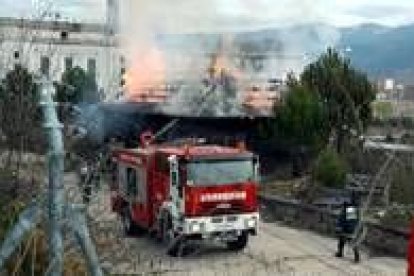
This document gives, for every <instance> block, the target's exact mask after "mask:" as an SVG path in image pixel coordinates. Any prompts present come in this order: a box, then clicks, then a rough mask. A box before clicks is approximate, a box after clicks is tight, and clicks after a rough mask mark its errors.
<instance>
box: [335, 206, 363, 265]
mask: <svg viewBox="0 0 414 276" xmlns="http://www.w3.org/2000/svg"><path fill="white" fill-rule="evenodd" d="M359 219H360V217H359V208H358V204H356V202H355V201H351V202H348V201H345V202H344V204H343V206H342V208H341V213H340V215H339V217H338V220H337V225H336V233H337V235H338V251H337V252H336V254H335V256H336V257H338V258H341V257H343V255H344V247H345V244H346V243H347V242H350V241H351V240H352V238H353V234H354V231H355V229H356V227H357V225H358V223H359ZM352 249H353V251H354V261H355V263H359V262H360V255H359V248H358V245H354V246H353V248H352Z"/></svg>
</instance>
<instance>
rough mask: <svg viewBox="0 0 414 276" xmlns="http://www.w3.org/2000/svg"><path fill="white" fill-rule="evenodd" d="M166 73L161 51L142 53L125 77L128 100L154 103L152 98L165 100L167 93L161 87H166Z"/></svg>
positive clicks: (151, 50) (150, 49) (153, 50)
mask: <svg viewBox="0 0 414 276" xmlns="http://www.w3.org/2000/svg"><path fill="white" fill-rule="evenodd" d="M165 72H166V68H165V62H164V57H163V54H162V53H161V51H159V50H158V49H156V48H149V49H148V50H145V51H140V52H139V54H137V55H136V56H135V58H134V61H133V63H132V65H131V66H130V67H129V69H128V70H127V72H126V73H125V76H124V79H125V85H124V89H125V92H126V97H127V99H128V100H132V101H152V100H154V99H152V98H157V97H160V98H164V96H165V91H163V89H162V88H161V87H165V81H166V76H165ZM160 92H161V93H160Z"/></svg>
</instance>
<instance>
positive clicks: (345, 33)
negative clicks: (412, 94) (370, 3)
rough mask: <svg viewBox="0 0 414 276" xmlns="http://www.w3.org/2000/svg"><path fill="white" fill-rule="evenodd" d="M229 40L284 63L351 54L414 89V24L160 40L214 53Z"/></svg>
mask: <svg viewBox="0 0 414 276" xmlns="http://www.w3.org/2000/svg"><path fill="white" fill-rule="evenodd" d="M228 38H230V39H228ZM226 39H227V40H230V41H231V47H232V48H231V51H233V52H238V51H239V52H251V53H274V54H276V55H277V56H278V58H280V59H283V56H287V57H289V56H290V57H292V56H296V58H297V59H300V56H301V55H310V56H317V55H318V54H320V53H322V52H323V51H324V50H326V48H327V47H330V46H331V47H332V46H334V47H336V48H337V49H351V51H350V52H346V55H347V56H348V57H349V58H350V59H351V61H352V63H353V64H354V65H355V66H356V67H358V68H360V69H361V70H363V71H366V72H367V73H368V74H369V75H370V76H371V77H372V78H378V77H394V78H396V79H397V80H401V81H404V82H407V83H411V84H414V24H412V25H406V26H400V27H395V28H391V27H385V26H381V25H376V24H364V25H359V26H354V27H348V28H335V27H333V26H329V25H325V24H308V25H298V26H290V27H279V28H271V29H265V30H258V31H249V32H237V33H227V34H224V35H222V34H217V33H212V34H185V35H183V34H181V35H180V34H178V35H166V36H161V37H159V42H160V44H161V45H162V47H165V48H168V49H180V50H183V49H184V50H186V49H187V50H197V51H198V52H203V51H205V52H214V51H217V49H218V48H219V47H220V45H222V43H223V41H226ZM224 44H225V42H224ZM305 59H306V57H305ZM288 62H289V61H288ZM288 62H286V60H285V61H282V60H281V61H280V62H279V64H280V63H283V64H284V66H288V65H286V64H287V63H288Z"/></svg>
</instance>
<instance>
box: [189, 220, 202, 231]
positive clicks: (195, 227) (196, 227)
mask: <svg viewBox="0 0 414 276" xmlns="http://www.w3.org/2000/svg"><path fill="white" fill-rule="evenodd" d="M200 231H201V225H200V224H199V223H198V222H195V221H194V222H192V223H191V224H190V232H192V233H197V232H200Z"/></svg>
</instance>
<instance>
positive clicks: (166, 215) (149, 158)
mask: <svg viewBox="0 0 414 276" xmlns="http://www.w3.org/2000/svg"><path fill="white" fill-rule="evenodd" d="M112 160H113V161H114V163H113V164H115V166H114V175H113V179H114V182H113V187H112V195H111V200H112V208H113V210H114V211H115V212H117V213H118V214H119V215H120V216H121V218H122V221H123V226H124V230H125V232H126V234H133V233H134V232H136V231H138V232H141V231H148V232H150V233H151V234H153V235H154V236H156V237H157V239H158V240H160V241H162V242H164V243H165V244H166V245H167V252H168V254H170V255H178V254H181V253H180V252H182V250H183V247H184V246H185V245H186V244H188V241H194V240H199V241H201V240H204V241H208V240H219V241H222V242H224V243H225V244H227V247H228V248H229V249H231V250H241V249H243V248H244V247H245V246H246V244H247V241H248V237H249V235H256V233H257V227H258V221H259V213H258V204H257V198H256V193H257V179H258V172H259V169H258V167H259V164H258V159H257V158H256V157H255V156H254V155H253V154H252V153H251V152H249V151H247V150H246V149H245V147H244V146H243V145H240V146H238V147H223V146H216V145H206V144H197V143H188V142H186V143H182V144H178V145H177V144H175V145H167V144H165V145H147V146H145V147H139V148H135V149H125V148H118V149H114V150H113V151H112Z"/></svg>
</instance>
